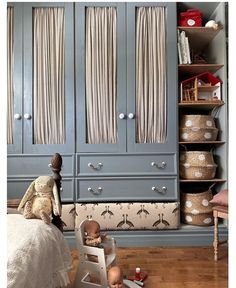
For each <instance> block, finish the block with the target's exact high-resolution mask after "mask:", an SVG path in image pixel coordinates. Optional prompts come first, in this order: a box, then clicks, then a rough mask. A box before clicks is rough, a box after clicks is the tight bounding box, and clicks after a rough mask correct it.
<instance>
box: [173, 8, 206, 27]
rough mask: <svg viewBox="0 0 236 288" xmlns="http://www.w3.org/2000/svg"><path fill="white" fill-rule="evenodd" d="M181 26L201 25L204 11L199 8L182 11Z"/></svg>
mask: <svg viewBox="0 0 236 288" xmlns="http://www.w3.org/2000/svg"><path fill="white" fill-rule="evenodd" d="M179 26H182V27H201V26H202V12H201V11H200V10H198V9H188V10H187V11H185V12H181V13H180V16H179Z"/></svg>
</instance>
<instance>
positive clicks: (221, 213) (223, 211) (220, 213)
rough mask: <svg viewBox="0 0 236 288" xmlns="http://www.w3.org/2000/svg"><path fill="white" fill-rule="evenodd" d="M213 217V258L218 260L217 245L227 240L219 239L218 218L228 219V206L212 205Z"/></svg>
mask: <svg viewBox="0 0 236 288" xmlns="http://www.w3.org/2000/svg"><path fill="white" fill-rule="evenodd" d="M212 209H213V217H214V241H213V247H214V259H215V261H217V260H218V247H219V245H221V244H223V243H226V242H227V241H228V240H224V241H219V234H218V218H223V219H228V207H227V206H214V207H213V208H212Z"/></svg>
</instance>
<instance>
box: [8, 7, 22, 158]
mask: <svg viewBox="0 0 236 288" xmlns="http://www.w3.org/2000/svg"><path fill="white" fill-rule="evenodd" d="M7 9H8V12H7V21H8V22H7V27H8V29H7V31H8V33H7V34H8V35H7V42H8V50H7V58H8V69H7V70H8V71H7V73H8V80H7V82H8V83H7V86H8V89H9V90H8V92H7V93H8V94H7V130H8V132H7V134H8V136H7V144H8V145H7V152H8V153H21V152H22V135H23V134H22V99H23V97H22V87H23V85H22V79H23V77H22V60H23V57H22V51H23V50H22V27H23V24H22V21H23V13H22V11H23V5H22V3H8V8H7ZM10 10H11V11H10Z"/></svg>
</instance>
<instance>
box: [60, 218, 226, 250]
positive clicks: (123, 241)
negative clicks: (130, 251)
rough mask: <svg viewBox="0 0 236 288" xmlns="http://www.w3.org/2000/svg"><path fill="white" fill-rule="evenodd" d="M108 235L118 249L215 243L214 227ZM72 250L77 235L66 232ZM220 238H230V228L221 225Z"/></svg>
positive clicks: (123, 232) (186, 227)
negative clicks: (112, 238)
mask: <svg viewBox="0 0 236 288" xmlns="http://www.w3.org/2000/svg"><path fill="white" fill-rule="evenodd" d="M107 234H108V235H109V236H111V237H114V238H115V240H116V244H117V247H151V246H152V247H155V246H159V247H160V246H173V247H174V246H211V245H212V242H213V235H214V226H211V227H198V226H190V225H183V226H182V227H181V228H180V229H178V230H159V231H147V230H145V231H143V230H140V231H131V230H128V231H109V232H107ZM64 235H65V238H66V240H67V241H68V243H69V246H70V247H71V248H75V247H76V241H75V233H74V232H73V231H69V232H64ZM219 238H220V240H222V239H227V238H228V228H227V226H225V225H224V224H222V225H219Z"/></svg>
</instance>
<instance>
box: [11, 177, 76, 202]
mask: <svg viewBox="0 0 236 288" xmlns="http://www.w3.org/2000/svg"><path fill="white" fill-rule="evenodd" d="M33 180H34V179H10V180H8V181H7V199H14V198H22V197H23V196H24V194H25V192H26V190H27V189H28V187H29V185H30V184H31V182H32V181H33ZM62 189H63V190H62V191H61V201H62V202H74V180H73V179H63V180H62Z"/></svg>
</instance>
